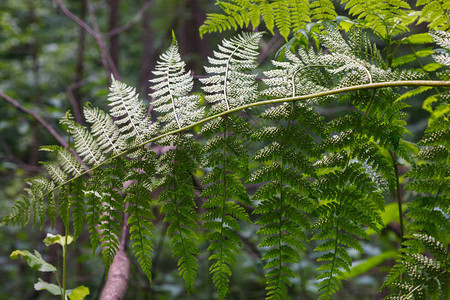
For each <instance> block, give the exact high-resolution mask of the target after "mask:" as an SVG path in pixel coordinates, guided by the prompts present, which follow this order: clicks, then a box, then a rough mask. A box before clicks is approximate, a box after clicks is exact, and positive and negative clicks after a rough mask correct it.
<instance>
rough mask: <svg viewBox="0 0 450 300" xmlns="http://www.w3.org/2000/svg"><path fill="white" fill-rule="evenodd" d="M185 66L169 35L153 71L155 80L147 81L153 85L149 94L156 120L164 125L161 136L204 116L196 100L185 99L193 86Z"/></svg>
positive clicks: (190, 97)
mask: <svg viewBox="0 0 450 300" xmlns="http://www.w3.org/2000/svg"><path fill="white" fill-rule="evenodd" d="M185 65H186V64H185V63H184V61H182V60H181V57H180V54H179V52H178V42H177V40H176V38H175V35H173V40H172V44H171V45H170V47H169V49H168V50H167V51H166V52H165V53H163V54H162V55H161V56H160V60H159V61H158V63H157V65H156V70H155V71H153V74H154V75H156V76H157V77H156V78H154V79H151V80H150V82H151V83H154V84H153V85H152V86H151V89H152V90H153V92H152V93H150V96H151V97H153V98H154V100H153V107H154V110H155V111H157V112H159V116H158V120H159V121H160V122H161V123H163V124H164V126H163V128H162V132H167V131H171V130H174V129H179V128H182V127H184V126H187V125H190V124H191V123H193V122H196V121H198V120H199V119H200V118H201V117H202V116H203V115H204V107H202V108H199V107H198V104H199V101H200V96H198V95H188V93H189V92H190V91H191V90H192V87H193V85H194V82H193V78H192V75H191V73H190V72H186V71H185V70H184V67H185Z"/></svg>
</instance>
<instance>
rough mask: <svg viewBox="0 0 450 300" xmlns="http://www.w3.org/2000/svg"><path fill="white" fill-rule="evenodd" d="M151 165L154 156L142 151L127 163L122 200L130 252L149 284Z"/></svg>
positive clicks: (152, 169)
mask: <svg viewBox="0 0 450 300" xmlns="http://www.w3.org/2000/svg"><path fill="white" fill-rule="evenodd" d="M155 162H156V160H155V155H154V153H153V152H152V151H151V150H146V151H145V152H144V154H143V156H142V157H141V159H139V160H133V161H130V162H129V163H128V164H127V167H128V168H129V170H130V171H129V173H128V175H127V177H126V179H127V180H128V182H130V184H129V185H128V187H127V188H126V190H125V193H127V197H126V198H125V200H124V202H125V205H126V206H127V208H126V209H125V212H126V213H129V214H130V215H129V217H128V222H127V225H128V226H129V228H130V229H129V231H130V241H131V244H132V247H133V253H134V255H135V256H136V258H137V261H138V263H139V265H140V266H141V268H142V270H143V271H144V273H145V275H147V278H148V280H149V282H150V284H151V283H152V276H151V266H152V254H153V242H152V239H153V233H152V231H153V230H154V229H155V227H154V225H153V223H152V222H151V221H150V220H152V219H154V218H155V217H154V215H153V213H152V206H151V203H152V199H151V195H150V191H151V185H150V184H148V181H149V178H151V177H152V176H154V174H155V172H156V163H155ZM149 189H150V190H149Z"/></svg>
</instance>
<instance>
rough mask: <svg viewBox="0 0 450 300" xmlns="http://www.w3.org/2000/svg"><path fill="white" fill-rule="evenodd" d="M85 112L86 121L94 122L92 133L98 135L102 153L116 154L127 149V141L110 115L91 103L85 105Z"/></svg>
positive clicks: (97, 140)
mask: <svg viewBox="0 0 450 300" xmlns="http://www.w3.org/2000/svg"><path fill="white" fill-rule="evenodd" d="M83 112H84V116H85V118H86V121H87V122H89V123H91V124H92V127H91V133H92V135H93V136H94V137H96V142H97V144H98V147H99V149H100V151H101V152H102V153H104V154H106V153H109V152H112V153H113V154H114V155H115V154H118V153H120V152H121V151H122V150H124V149H125V146H126V141H125V139H124V138H123V137H122V135H120V133H119V132H120V131H119V128H118V127H117V126H116V125H115V124H114V121H113V119H112V118H111V116H110V115H108V114H107V113H105V112H104V111H103V110H101V109H99V108H97V107H91V106H90V105H85V106H84V108H83Z"/></svg>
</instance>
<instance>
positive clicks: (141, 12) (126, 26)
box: [107, 0, 152, 37]
mask: <svg viewBox="0 0 450 300" xmlns="http://www.w3.org/2000/svg"><path fill="white" fill-rule="evenodd" d="M151 4H152V0H148V1H147V2H145V3H144V5H143V6H142V7H141V8H140V9H139V10H138V11H137V13H136V15H135V16H134V17H133V18H132V19H131V20H130V21H128V22H127V23H125V24H124V25H122V26H120V27H117V28H114V29H113V30H111V31H110V32H108V33H107V36H108V37H112V36H115V35H118V34H119V33H122V32H124V31H126V30H128V29H130V28H131V27H132V26H133V25H134V24H136V23H137V22H139V21H140V20H141V19H142V16H143V15H144V13H145V12H146V11H147V9H149V7H150V5H151Z"/></svg>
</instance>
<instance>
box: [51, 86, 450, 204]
mask: <svg viewBox="0 0 450 300" xmlns="http://www.w3.org/2000/svg"><path fill="white" fill-rule="evenodd" d="M400 86H432V87H450V81H440V80H404V81H390V82H375V83H371V84H361V85H355V86H349V87H344V88H339V89H334V90H329V91H324V92H319V93H314V94H309V95H300V96H295V97H288V98H279V99H272V100H264V101H259V102H255V103H250V104H246V105H242V106H239V107H235V108H232V109H230V110H227V111H224V112H221V113H218V114H215V115H213V116H210V117H207V118H204V119H202V120H200V121H197V122H195V123H192V124H191V125H188V126H185V127H183V128H180V129H177V130H173V131H170V132H167V133H164V134H161V135H159V136H157V137H154V138H151V139H149V140H147V141H145V142H142V143H141V144H138V145H136V146H134V147H131V148H129V149H127V150H124V151H122V152H120V153H118V154H116V155H113V156H111V157H110V158H108V159H106V160H105V161H103V162H102V163H100V164H98V165H96V166H94V167H92V168H91V169H89V170H86V171H84V172H83V173H81V174H79V175H77V176H74V177H72V179H70V180H68V181H66V182H63V183H61V184H60V185H58V186H56V187H55V188H54V189H52V190H49V191H48V192H47V193H46V194H44V195H43V197H46V196H48V195H50V193H53V192H54V191H56V190H57V189H59V188H61V187H62V186H64V185H66V184H68V183H69V182H71V181H73V180H75V179H77V178H79V177H81V176H83V175H86V174H89V173H90V172H92V171H94V170H95V169H97V168H100V167H103V166H104V165H106V164H109V163H111V162H112V161H113V160H114V159H116V158H118V157H121V156H123V155H125V154H127V153H129V152H132V151H134V150H136V149H137V148H139V147H143V146H145V145H147V144H150V143H153V142H155V141H157V140H159V139H162V138H164V137H166V136H169V135H173V134H177V133H179V132H183V131H186V130H189V129H192V128H194V127H195V126H198V125H201V124H203V123H206V122H208V121H211V120H214V119H217V118H219V117H223V116H226V115H229V114H231V113H234V112H237V111H241V110H245V109H248V108H251V107H256V106H261V105H270V104H275V103H282V102H291V101H301V100H308V99H312V98H317V97H325V96H330V95H336V94H340V93H347V92H352V91H358V90H370V89H378V88H386V87H400Z"/></svg>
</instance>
